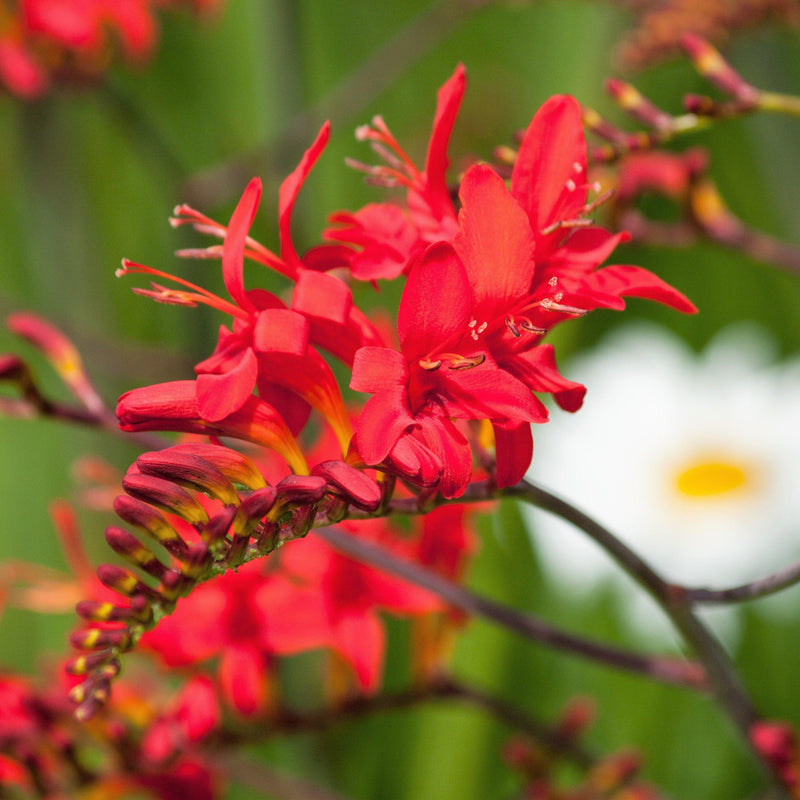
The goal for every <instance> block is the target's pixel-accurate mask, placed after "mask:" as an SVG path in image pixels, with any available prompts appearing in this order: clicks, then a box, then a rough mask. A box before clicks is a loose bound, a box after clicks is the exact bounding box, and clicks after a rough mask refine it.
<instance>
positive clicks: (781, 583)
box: [683, 561, 800, 605]
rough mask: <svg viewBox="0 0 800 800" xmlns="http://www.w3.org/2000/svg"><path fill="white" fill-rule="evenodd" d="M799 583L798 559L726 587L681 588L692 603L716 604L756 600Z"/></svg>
mask: <svg viewBox="0 0 800 800" xmlns="http://www.w3.org/2000/svg"><path fill="white" fill-rule="evenodd" d="M798 583H800V561H797V562H795V563H794V564H791V565H789V566H788V567H785V568H784V569H779V570H777V571H776V572H773V573H771V574H770V575H765V576H764V577H763V578H759V579H758V580H755V581H752V582H750V583H743V584H741V585H740V586H733V587H730V588H728V589H704V588H697V589H688V588H686V589H683V591H685V593H686V596H687V597H688V598H689V600H690V601H691V602H693V603H704V604H706V603H707V604H716V605H722V604H726V603H741V602H743V601H745V600H757V599H758V598H760V597H768V596H769V595H771V594H776V593H777V592H780V591H781V590H783V589H786V588H788V587H789V586H795V585H796V584H798Z"/></svg>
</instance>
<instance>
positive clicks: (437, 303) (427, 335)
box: [397, 242, 472, 362]
mask: <svg viewBox="0 0 800 800" xmlns="http://www.w3.org/2000/svg"><path fill="white" fill-rule="evenodd" d="M471 301H472V298H471V296H470V288H469V284H468V282H467V275H466V273H465V271H464V267H463V266H462V264H461V262H460V261H459V259H458V256H457V255H456V253H455V251H454V250H453V248H452V247H451V246H450V245H449V244H447V243H445V242H438V243H437V244H433V245H431V246H430V247H429V248H428V249H427V250H426V251H425V253H424V254H423V256H422V258H421V259H420V261H419V262H417V264H416V266H414V267H413V268H412V270H411V273H410V274H409V276H408V281H407V283H406V286H405V289H404V290H403V297H402V298H401V300H400V310H399V312H398V314H397V333H398V335H399V336H400V343H401V347H402V349H403V355H404V356H405V358H406V360H407V361H409V362H412V361H416V360H417V359H420V358H424V357H425V356H426V355H428V354H429V353H432V352H434V351H435V350H436V349H439V348H441V347H443V346H444V345H445V344H446V343H447V342H448V341H449V340H452V339H454V338H455V339H458V338H460V337H461V335H466V333H467V330H468V328H467V323H468V322H469V320H470V315H471V305H472V303H471Z"/></svg>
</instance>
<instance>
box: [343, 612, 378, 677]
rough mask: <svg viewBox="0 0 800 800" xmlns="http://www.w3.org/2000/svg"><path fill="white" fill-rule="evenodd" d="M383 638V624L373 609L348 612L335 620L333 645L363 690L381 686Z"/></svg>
mask: <svg viewBox="0 0 800 800" xmlns="http://www.w3.org/2000/svg"><path fill="white" fill-rule="evenodd" d="M385 639H386V637H385V635H384V632H383V625H381V622H380V620H379V619H378V615H377V614H376V613H374V612H365V613H364V614H359V615H355V614H348V615H347V616H344V617H342V618H341V619H339V620H338V621H337V623H336V639H335V642H334V647H335V649H336V651H337V652H338V653H339V654H340V655H341V656H342V657H343V658H344V659H345V661H347V662H348V663H349V664H350V665H351V666H352V667H353V669H354V670H355V672H356V676H357V677H358V683H359V685H360V686H361V688H362V689H363V690H364V691H365V692H370V693H372V692H376V691H377V690H378V688H379V687H380V681H381V673H382V671H383V654H384V651H385V649H386V641H385Z"/></svg>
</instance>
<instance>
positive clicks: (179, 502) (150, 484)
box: [122, 474, 208, 525]
mask: <svg viewBox="0 0 800 800" xmlns="http://www.w3.org/2000/svg"><path fill="white" fill-rule="evenodd" d="M122 488H123V489H125V491H126V492H127V493H128V494H129V495H131V496H132V497H135V498H136V499H137V500H142V501H144V502H145V503H149V504H150V505H153V506H155V507H156V508H160V509H161V510H162V511H166V512H167V513H169V514H177V515H178V516H179V517H182V518H183V519H185V520H186V521H187V522H189V523H191V524H192V525H203V524H204V523H206V522H208V514H207V513H206V511H205V509H204V508H203V507H202V506H201V505H200V503H198V502H197V500H195V499H194V497H192V495H190V494H189V493H188V492H187V491H186V490H185V489H183V488H182V487H180V486H177V485H176V484H174V483H171V482H170V481H165V480H163V479H161V478H154V477H152V476H150V475H138V474H128V475H126V476H125V478H124V479H123V481H122Z"/></svg>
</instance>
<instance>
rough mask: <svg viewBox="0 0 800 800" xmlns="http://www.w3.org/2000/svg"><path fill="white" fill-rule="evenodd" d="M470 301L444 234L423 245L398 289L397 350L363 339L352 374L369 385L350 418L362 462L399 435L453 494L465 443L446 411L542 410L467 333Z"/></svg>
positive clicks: (528, 413) (530, 413)
mask: <svg viewBox="0 0 800 800" xmlns="http://www.w3.org/2000/svg"><path fill="white" fill-rule="evenodd" d="M443 297H446V298H447V302H446V303H443V302H442V298H443ZM473 305H474V302H473V298H472V292H471V288H470V284H469V280H468V278H467V274H466V271H465V269H464V267H463V265H462V264H461V262H460V260H459V259H458V258H457V256H456V254H455V251H454V250H453V249H452V247H451V246H450V245H447V244H445V243H442V244H437V245H433V246H431V247H430V248H429V249H428V250H427V251H426V253H425V255H424V256H423V258H422V260H421V261H420V262H419V263H418V264H417V266H416V267H415V268H414V269H413V270H412V272H411V274H410V276H409V279H408V283H407V284H406V287H405V290H404V292H403V298H402V300H401V303H400V311H399V314H398V333H399V335H400V343H401V350H402V352H401V353H397V352H395V351H392V350H388V349H385V348H377V347H365V348H362V349H361V350H359V352H358V353H357V354H356V361H355V363H354V365H353V378H352V381H351V383H350V386H351V387H352V388H353V389H356V390H357V391H364V392H374V393H375V396H374V397H373V398H371V399H370V400H369V401H368V402H367V404H366V406H365V407H364V410H363V411H362V413H361V416H360V417H359V421H358V426H357V439H356V441H357V446H358V450H359V453H360V454H361V456H362V457H363V458H364V459H365V461H366V463H367V464H380V463H381V462H383V461H384V460H385V459H386V458H387V457H388V456H389V455H390V453H392V451H393V450H394V449H395V447H396V445H397V443H398V440H401V439H403V440H405V444H406V446H407V447H409V448H410V449H411V450H412V451H414V452H415V453H417V454H418V455H422V456H424V457H425V460H426V461H431V462H432V463H433V464H435V465H436V466H437V468H438V471H439V473H440V475H441V477H440V483H439V489H440V491H441V492H442V494H444V496H445V497H456V496H458V495H459V494H461V493H462V492H463V490H464V487H465V486H466V484H467V483H468V481H469V478H470V475H471V473H472V458H471V451H470V447H469V443H468V442H467V440H466V438H465V437H464V436H463V435H462V434H461V433H460V432H459V431H458V429H457V428H456V426H455V425H454V424H453V422H452V418H459V419H509V418H513V419H515V421H522V420H524V421H527V422H534V421H544V420H545V419H546V418H547V412H546V411H545V410H544V408H543V406H542V405H541V403H540V402H539V401H538V400H536V398H534V396H533V395H532V394H531V393H530V391H529V390H528V389H527V388H526V386H525V385H524V384H523V383H522V382H520V381H519V380H517V379H516V378H514V377H513V376H512V375H510V374H509V373H508V372H505V371H504V370H501V369H499V368H498V365H497V363H496V362H495V361H494V360H493V359H492V358H491V355H490V354H489V353H488V352H487V351H486V350H485V348H480V347H477V346H476V342H475V341H474V340H473V338H472V337H471V335H470V334H471V333H472V332H473V331H474V325H473V326H471V325H470V323H471V322H472V320H473V319H474V317H473ZM418 460H419V459H418ZM526 466H527V465H526Z"/></svg>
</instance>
